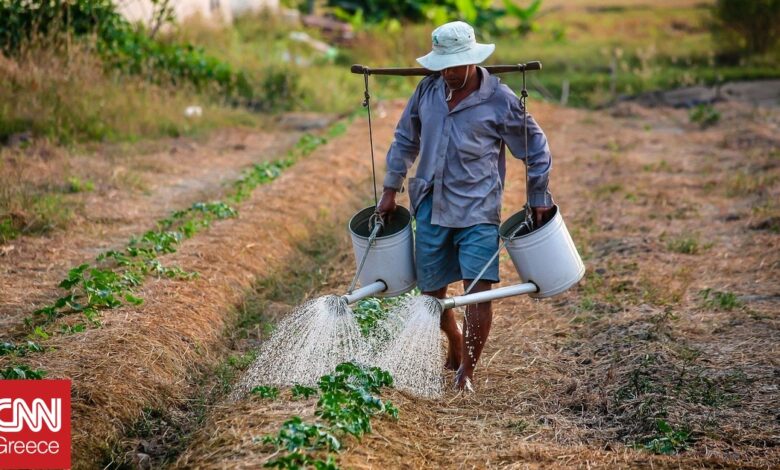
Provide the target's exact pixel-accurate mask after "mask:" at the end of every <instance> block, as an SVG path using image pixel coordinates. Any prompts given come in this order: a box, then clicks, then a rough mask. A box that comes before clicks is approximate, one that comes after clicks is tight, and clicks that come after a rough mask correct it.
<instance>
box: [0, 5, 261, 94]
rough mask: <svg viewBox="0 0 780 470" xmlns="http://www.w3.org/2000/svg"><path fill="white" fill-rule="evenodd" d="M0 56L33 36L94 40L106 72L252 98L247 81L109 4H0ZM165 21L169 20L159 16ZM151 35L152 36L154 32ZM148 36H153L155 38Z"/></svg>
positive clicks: (214, 59) (220, 64) (197, 49)
mask: <svg viewBox="0 0 780 470" xmlns="http://www.w3.org/2000/svg"><path fill="white" fill-rule="evenodd" d="M0 18H3V19H4V23H3V27H0V50H1V51H3V52H4V53H5V54H7V55H14V54H16V53H18V52H19V50H20V49H22V48H23V47H24V46H25V44H27V43H29V42H30V41H31V40H32V39H33V38H34V36H33V35H35V34H40V35H43V36H47V35H51V36H57V35H65V36H67V37H68V38H71V37H77V38H84V39H87V38H94V39H95V41H96V49H97V52H98V53H99V55H100V56H101V57H102V58H103V60H104V61H105V63H106V64H107V65H108V66H109V67H113V68H116V69H118V70H120V71H122V72H124V73H128V74H133V75H145V76H147V77H148V78H150V79H152V80H155V81H169V82H172V83H180V82H188V83H191V84H192V85H194V86H196V87H197V88H199V89H205V88H206V87H208V86H211V85H212V84H216V86H217V87H219V89H220V90H221V92H222V93H223V94H225V95H227V96H239V97H241V98H244V99H251V98H252V97H253V90H252V87H251V85H250V84H249V81H248V79H247V77H246V76H245V75H244V74H243V73H241V72H236V71H234V70H233V69H232V68H231V66H230V65H229V64H227V63H225V62H222V61H220V60H219V59H217V58H215V57H212V56H209V55H206V54H205V53H204V52H203V50H202V49H199V48H196V47H194V46H192V45H191V44H174V43H166V42H162V41H158V40H156V39H154V38H153V37H152V36H153V34H151V35H150V34H149V33H148V32H147V31H146V30H144V29H143V28H141V27H136V26H134V25H132V24H131V23H130V22H128V21H127V20H126V19H125V18H124V17H123V16H122V15H120V14H119V12H118V11H117V10H116V6H115V4H114V3H113V2H111V1H109V0H71V1H64V0H3V1H2V2H0ZM156 19H157V20H159V21H166V20H168V21H170V20H171V19H172V17H171V16H170V15H165V14H162V15H158V16H157V17H156ZM155 31H156V30H155ZM155 31H153V32H152V33H154V32H155Z"/></svg>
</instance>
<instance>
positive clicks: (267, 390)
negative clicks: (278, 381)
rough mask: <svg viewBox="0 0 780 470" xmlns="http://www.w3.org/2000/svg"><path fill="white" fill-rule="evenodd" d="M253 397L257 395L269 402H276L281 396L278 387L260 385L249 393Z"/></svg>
mask: <svg viewBox="0 0 780 470" xmlns="http://www.w3.org/2000/svg"><path fill="white" fill-rule="evenodd" d="M249 393H251V394H252V395H257V396H258V397H260V398H267V399H269V400H276V398H277V397H278V396H279V389H278V388H276V387H269V386H267V385H260V386H258V387H255V388H253V389H252V390H250V391H249Z"/></svg>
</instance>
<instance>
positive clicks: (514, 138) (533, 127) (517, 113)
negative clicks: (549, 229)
mask: <svg viewBox="0 0 780 470" xmlns="http://www.w3.org/2000/svg"><path fill="white" fill-rule="evenodd" d="M513 98H514V99H512V100H511V103H510V106H509V111H508V113H507V116H506V118H505V119H504V120H503V122H502V123H501V124H500V125H499V126H498V128H499V134H500V135H501V138H502V139H503V140H504V142H506V145H507V146H508V147H509V150H511V151H512V154H513V155H514V156H515V157H516V158H519V159H520V160H524V161H525V164H526V165H527V167H528V199H529V200H528V202H529V203H530V204H531V207H549V206H552V205H553V198H552V194H551V193H550V190H549V189H548V188H547V185H548V184H549V181H550V170H551V169H552V155H551V154H550V146H549V145H548V143H547V137H546V136H545V135H544V131H542V128H541V127H539V124H537V123H536V121H535V120H534V118H533V117H531V115H530V114H528V115H527V123H528V125H527V129H526V121H525V120H524V118H523V106H522V103H521V102H520V100H519V99H518V98H517V97H513ZM526 130H527V132H528V155H527V157H526V146H525V135H526Z"/></svg>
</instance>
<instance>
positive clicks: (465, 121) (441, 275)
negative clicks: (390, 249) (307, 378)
mask: <svg viewBox="0 0 780 470" xmlns="http://www.w3.org/2000/svg"><path fill="white" fill-rule="evenodd" d="M431 42H432V50H431V52H430V53H429V54H427V55H425V56H423V57H420V58H418V59H417V62H419V63H420V64H421V65H422V66H423V67H425V68H427V69H429V70H432V71H435V72H439V73H436V74H433V75H430V76H428V77H426V78H424V79H423V80H421V81H420V83H419V84H418V85H417V89H416V90H415V92H414V94H413V95H412V96H411V98H410V99H409V101H408V103H407V105H406V108H405V109H404V112H403V114H402V115H401V118H400V120H399V122H398V125H397V127H396V129H395V136H394V140H393V143H392V144H391V146H390V149H389V150H388V153H387V159H386V162H387V170H386V175H385V178H384V182H383V186H384V189H383V192H382V197H381V199H380V201H379V204H378V205H377V212H379V214H380V215H382V216H387V215H389V214H392V212H393V211H394V210H395V208H396V202H395V199H396V194H397V193H398V192H400V191H403V189H404V180H405V179H406V175H407V172H408V170H409V168H410V167H411V166H412V164H414V162H415V161H416V160H417V159H418V156H419V162H418V166H417V172H416V175H415V176H414V177H413V178H409V179H408V182H407V184H406V188H407V189H408V192H409V199H410V205H411V207H410V209H411V212H412V214H413V215H414V216H415V219H416V223H417V230H416V234H415V235H416V236H415V258H416V269H417V283H418V286H419V288H420V290H421V291H422V292H423V293H424V294H426V295H430V296H433V297H436V298H444V297H446V295H447V289H448V287H449V285H450V284H452V283H454V282H458V281H463V288H464V290H465V289H466V288H467V286H468V285H470V284H471V282H472V281H473V280H474V279H475V278H476V277H477V275H478V274H479V272H480V271H481V269H482V267H483V266H484V265H485V264H486V263H487V262H488V261H489V260H490V258H491V257H492V255H493V253H495V251H496V250H498V245H499V236H498V227H499V224H500V223H501V203H502V196H503V191H504V179H505V174H506V147H509V149H510V150H511V152H512V154H513V155H514V156H515V157H516V158H519V159H522V160H524V161H525V164H526V165H527V167H528V184H529V188H528V196H529V201H528V203H529V204H530V207H531V213H532V216H533V219H534V223H535V224H536V225H537V226H541V225H542V224H543V223H544V222H546V221H547V219H548V218H549V217H551V216H552V214H553V199H552V194H551V193H550V191H549V189H548V182H549V176H550V169H551V165H552V157H551V155H550V148H549V145H548V143H547V138H546V136H545V134H544V132H543V131H542V129H541V128H540V127H539V125H538V124H537V123H536V121H535V120H534V119H533V118H532V117H531V116H530V115H527V117H525V118H524V112H523V111H524V110H523V105H522V103H521V101H520V99H519V98H518V97H517V95H515V94H514V93H513V92H512V90H511V89H510V88H509V87H507V86H506V85H504V84H502V83H501V82H500V80H499V79H498V78H497V77H495V76H493V75H490V74H489V73H488V71H487V70H486V69H485V68H483V67H479V66H478V65H477V64H480V63H482V62H483V61H484V60H485V59H487V58H488V57H489V56H490V55H491V54H492V53H493V51H494V50H495V45H493V44H480V43H477V41H476V38H475V35H474V29H473V28H472V27H471V26H470V25H468V24H467V23H464V22H462V21H455V22H451V23H447V24H444V25H442V26H439V27H438V28H436V29H435V30H434V31H433V33H432V34H431ZM526 133H527V139H528V140H527V154H526ZM498 281H499V277H498V259H495V260H494V261H493V262H492V263H491V265H490V266H489V267H488V269H487V270H486V271H485V274H484V275H483V276H482V278H481V279H480V280H479V281H478V282H477V284H476V285H475V287H474V288H473V289H472V292H482V291H486V290H490V289H491V285H492V284H493V283H496V282H498ZM492 319H493V310H492V304H491V302H484V303H481V304H478V305H469V306H468V307H467V308H466V313H465V317H464V320H463V328H462V333H461V330H460V329H459V328H458V325H457V322H456V320H455V316H454V312H453V311H452V310H451V309H448V310H445V311H444V312H443V313H442V316H441V329H442V330H443V331H444V333H445V335H446V336H447V339H448V352H447V360H446V364H445V366H446V367H447V368H449V369H452V370H454V371H456V374H455V387H456V388H457V389H458V390H468V391H473V387H472V381H473V378H474V369H475V367H476V365H477V362H478V361H479V358H480V355H481V354H482V349H483V347H484V346H485V343H486V341H487V338H488V334H489V332H490V327H491V324H492Z"/></svg>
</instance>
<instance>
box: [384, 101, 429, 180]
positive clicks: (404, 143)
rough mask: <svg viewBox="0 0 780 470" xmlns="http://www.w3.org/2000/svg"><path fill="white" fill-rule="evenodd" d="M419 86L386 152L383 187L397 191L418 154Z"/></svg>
mask: <svg viewBox="0 0 780 470" xmlns="http://www.w3.org/2000/svg"><path fill="white" fill-rule="evenodd" d="M421 89H422V87H421V86H418V87H417V90H415V92H414V94H413V95H412V97H411V98H409V102H408V103H406V108H405V109H404V112H403V114H402V115H401V119H400V120H399V121H398V125H397V126H396V128H395V138H394V139H393V143H392V144H391V145H390V150H388V151H387V160H386V163H387V173H386V174H385V180H384V183H383V185H384V187H385V188H392V189H395V190H396V191H399V190H400V189H401V187H402V186H403V183H404V178H406V172H407V171H408V170H409V168H410V167H411V166H412V164H414V161H415V159H417V154H418V153H419V152H420V107H419V104H420V93H421Z"/></svg>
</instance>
